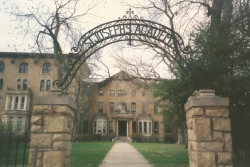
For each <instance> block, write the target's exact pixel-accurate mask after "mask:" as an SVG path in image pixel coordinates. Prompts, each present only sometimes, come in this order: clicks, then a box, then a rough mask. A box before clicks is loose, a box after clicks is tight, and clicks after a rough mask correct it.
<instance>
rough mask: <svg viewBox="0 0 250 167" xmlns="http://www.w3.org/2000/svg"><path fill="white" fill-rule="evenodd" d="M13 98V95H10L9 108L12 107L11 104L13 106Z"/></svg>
mask: <svg viewBox="0 0 250 167" xmlns="http://www.w3.org/2000/svg"><path fill="white" fill-rule="evenodd" d="M12 99H13V97H12V96H10V97H9V103H8V109H11V106H12Z"/></svg>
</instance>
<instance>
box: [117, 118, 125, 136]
mask: <svg viewBox="0 0 250 167" xmlns="http://www.w3.org/2000/svg"><path fill="white" fill-rule="evenodd" d="M118 130H119V131H118V132H119V134H118V135H119V136H127V121H119V122H118Z"/></svg>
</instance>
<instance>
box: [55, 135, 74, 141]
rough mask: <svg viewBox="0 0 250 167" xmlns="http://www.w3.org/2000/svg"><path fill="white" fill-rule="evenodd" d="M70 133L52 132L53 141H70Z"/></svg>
mask: <svg viewBox="0 0 250 167" xmlns="http://www.w3.org/2000/svg"><path fill="white" fill-rule="evenodd" d="M70 140H71V135H70V134H54V136H53V141H54V142H55V141H70Z"/></svg>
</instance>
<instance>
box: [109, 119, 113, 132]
mask: <svg viewBox="0 0 250 167" xmlns="http://www.w3.org/2000/svg"><path fill="white" fill-rule="evenodd" d="M109 133H113V121H109Z"/></svg>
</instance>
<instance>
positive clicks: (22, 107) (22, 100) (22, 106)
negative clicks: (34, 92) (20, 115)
mask: <svg viewBox="0 0 250 167" xmlns="http://www.w3.org/2000/svg"><path fill="white" fill-rule="evenodd" d="M24 102H25V97H24V96H23V97H22V99H21V109H24Z"/></svg>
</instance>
